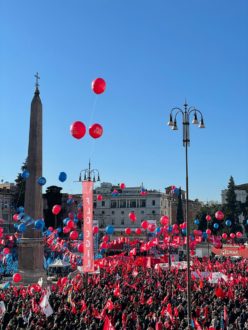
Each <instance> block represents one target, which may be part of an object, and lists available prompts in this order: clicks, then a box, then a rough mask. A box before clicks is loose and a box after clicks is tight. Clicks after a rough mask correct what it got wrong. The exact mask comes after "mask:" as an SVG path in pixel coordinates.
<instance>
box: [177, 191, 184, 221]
mask: <svg viewBox="0 0 248 330" xmlns="http://www.w3.org/2000/svg"><path fill="white" fill-rule="evenodd" d="M183 221H184V216H183V203H182V190H181V187H180V188H179V192H178V203H177V224H178V225H180V224H181V223H183Z"/></svg>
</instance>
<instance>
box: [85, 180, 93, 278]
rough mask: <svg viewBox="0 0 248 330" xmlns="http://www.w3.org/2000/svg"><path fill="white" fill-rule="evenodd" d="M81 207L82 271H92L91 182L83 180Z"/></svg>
mask: <svg viewBox="0 0 248 330" xmlns="http://www.w3.org/2000/svg"><path fill="white" fill-rule="evenodd" d="M83 208H84V228H83V234H84V258H83V270H84V272H86V273H88V272H93V271H94V253H93V182H92V181H83Z"/></svg>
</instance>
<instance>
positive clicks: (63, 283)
mask: <svg viewBox="0 0 248 330" xmlns="http://www.w3.org/2000/svg"><path fill="white" fill-rule="evenodd" d="M67 282H68V278H67V277H62V278H61V284H62V285H63V286H64V285H66V283H67Z"/></svg>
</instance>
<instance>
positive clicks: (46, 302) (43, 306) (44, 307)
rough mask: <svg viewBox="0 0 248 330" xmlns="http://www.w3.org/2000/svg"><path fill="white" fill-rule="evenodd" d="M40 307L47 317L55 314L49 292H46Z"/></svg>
mask: <svg viewBox="0 0 248 330" xmlns="http://www.w3.org/2000/svg"><path fill="white" fill-rule="evenodd" d="M40 308H41V310H42V312H43V313H44V314H45V315H46V317H49V316H50V315H52V314H53V309H52V307H51V305H50V303H49V300H48V295H47V294H45V296H44V297H43V299H42V301H41V303H40Z"/></svg>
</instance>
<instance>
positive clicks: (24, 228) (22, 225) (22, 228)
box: [18, 223, 26, 233]
mask: <svg viewBox="0 0 248 330" xmlns="http://www.w3.org/2000/svg"><path fill="white" fill-rule="evenodd" d="M25 230H26V226H25V224H24V223H21V224H20V225H19V226H18V231H20V232H21V233H23V232H24V231H25Z"/></svg>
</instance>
